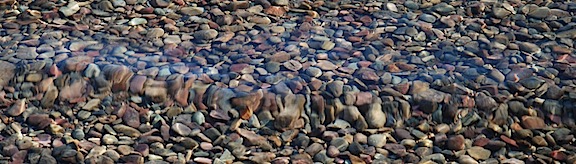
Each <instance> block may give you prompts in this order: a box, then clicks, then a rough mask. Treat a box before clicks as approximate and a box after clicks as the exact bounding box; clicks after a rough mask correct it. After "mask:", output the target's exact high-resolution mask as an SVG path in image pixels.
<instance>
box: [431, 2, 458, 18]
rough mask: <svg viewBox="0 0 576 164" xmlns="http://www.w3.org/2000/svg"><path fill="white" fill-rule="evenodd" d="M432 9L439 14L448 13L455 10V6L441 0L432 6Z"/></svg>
mask: <svg viewBox="0 0 576 164" xmlns="http://www.w3.org/2000/svg"><path fill="white" fill-rule="evenodd" d="M432 10H434V11H436V12H438V13H439V14H441V15H448V14H450V13H451V12H453V11H455V10H456V8H454V6H452V5H449V4H447V3H444V2H442V3H439V4H437V5H435V6H434V7H432Z"/></svg>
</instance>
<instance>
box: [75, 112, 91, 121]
mask: <svg viewBox="0 0 576 164" xmlns="http://www.w3.org/2000/svg"><path fill="white" fill-rule="evenodd" d="M91 115H92V113H90V112H88V111H85V110H81V111H78V114H76V116H78V119H80V120H86V119H88V118H90V116H91Z"/></svg>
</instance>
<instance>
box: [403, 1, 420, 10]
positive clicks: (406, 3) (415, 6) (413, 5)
mask: <svg viewBox="0 0 576 164" xmlns="http://www.w3.org/2000/svg"><path fill="white" fill-rule="evenodd" d="M404 7H406V8H408V9H411V10H418V9H420V5H418V3H416V2H414V1H412V0H408V1H404Z"/></svg>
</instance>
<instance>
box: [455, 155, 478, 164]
mask: <svg viewBox="0 0 576 164" xmlns="http://www.w3.org/2000/svg"><path fill="white" fill-rule="evenodd" d="M458 162H459V163H462V164H478V161H476V160H475V159H474V158H472V157H470V156H469V155H462V156H460V157H459V158H458Z"/></svg>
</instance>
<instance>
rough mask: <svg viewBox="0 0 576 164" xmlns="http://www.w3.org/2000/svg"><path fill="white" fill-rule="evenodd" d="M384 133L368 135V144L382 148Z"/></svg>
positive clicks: (384, 138)
mask: <svg viewBox="0 0 576 164" xmlns="http://www.w3.org/2000/svg"><path fill="white" fill-rule="evenodd" d="M386 141H387V140H386V135H384V134H372V135H370V136H369V137H368V145H370V146H374V147H376V148H382V147H384V145H386Z"/></svg>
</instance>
